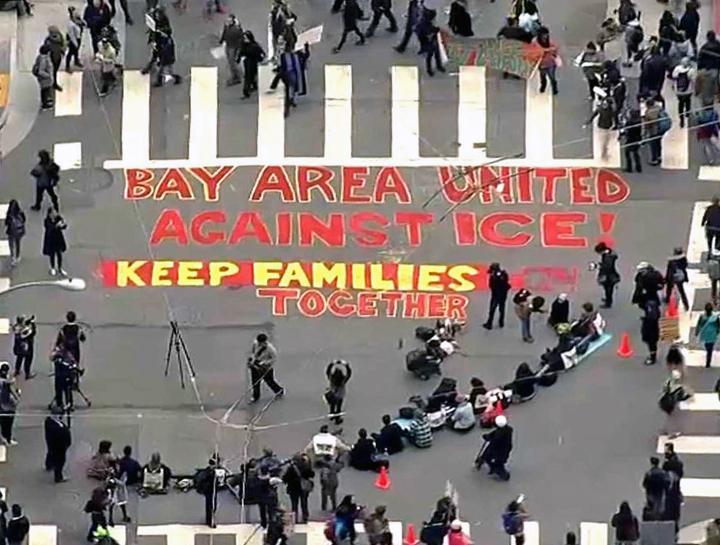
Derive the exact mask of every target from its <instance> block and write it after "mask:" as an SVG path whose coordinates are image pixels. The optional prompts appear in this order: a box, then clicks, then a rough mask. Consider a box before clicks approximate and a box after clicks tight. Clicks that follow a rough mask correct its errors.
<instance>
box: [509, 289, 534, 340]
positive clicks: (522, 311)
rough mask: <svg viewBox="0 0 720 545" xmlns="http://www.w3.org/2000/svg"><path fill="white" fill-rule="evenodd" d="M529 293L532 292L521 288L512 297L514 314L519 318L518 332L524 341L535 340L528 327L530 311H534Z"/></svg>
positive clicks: (529, 325)
mask: <svg viewBox="0 0 720 545" xmlns="http://www.w3.org/2000/svg"><path fill="white" fill-rule="evenodd" d="M531 295H532V294H531V293H530V292H529V291H528V290H526V289H525V288H522V289H521V290H520V291H518V292H517V293H516V294H515V296H514V297H513V303H514V304H515V314H516V315H517V317H518V319H519V320H520V333H521V334H522V340H523V341H524V342H526V343H531V342H534V341H535V339H533V336H532V332H531V329H530V327H531V324H530V319H531V317H532V313H533V312H534V310H533V306H532V301H531V300H530V296H531Z"/></svg>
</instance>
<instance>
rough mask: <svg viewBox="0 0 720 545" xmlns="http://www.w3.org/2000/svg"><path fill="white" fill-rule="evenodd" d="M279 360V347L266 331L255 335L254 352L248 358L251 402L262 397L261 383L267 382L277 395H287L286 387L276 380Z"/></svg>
mask: <svg viewBox="0 0 720 545" xmlns="http://www.w3.org/2000/svg"><path fill="white" fill-rule="evenodd" d="M276 362H277V349H276V348H275V346H274V345H273V344H272V343H271V342H270V341H268V336H267V335H266V334H265V333H260V334H259V335H258V336H257V337H255V341H254V342H253V345H252V353H251V355H250V357H249V358H248V368H249V369H250V382H251V389H252V399H251V403H256V402H257V401H258V400H259V399H260V383H261V382H265V384H266V385H267V386H268V387H269V388H270V389H271V390H272V391H273V393H274V394H275V397H282V396H284V395H285V388H283V387H282V386H280V384H278V383H277V382H276V381H275V363H276Z"/></svg>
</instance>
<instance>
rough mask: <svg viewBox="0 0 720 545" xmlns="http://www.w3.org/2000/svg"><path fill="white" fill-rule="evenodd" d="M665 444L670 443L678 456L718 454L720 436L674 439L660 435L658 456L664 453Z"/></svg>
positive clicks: (689, 436) (688, 436)
mask: <svg viewBox="0 0 720 545" xmlns="http://www.w3.org/2000/svg"><path fill="white" fill-rule="evenodd" d="M665 443H672V444H673V446H674V447H675V452H677V453H678V454H720V435H681V436H680V437H676V438H675V439H668V436H667V435H660V436H659V437H658V442H657V452H658V454H662V453H663V452H664V450H665Z"/></svg>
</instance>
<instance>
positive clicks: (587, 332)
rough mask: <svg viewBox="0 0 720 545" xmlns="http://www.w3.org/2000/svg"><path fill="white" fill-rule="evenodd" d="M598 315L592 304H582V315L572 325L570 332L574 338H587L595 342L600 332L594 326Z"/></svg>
mask: <svg viewBox="0 0 720 545" xmlns="http://www.w3.org/2000/svg"><path fill="white" fill-rule="evenodd" d="M597 317H598V313H597V311H596V310H595V307H594V305H593V304H592V303H583V306H582V313H581V314H580V317H579V318H578V319H577V320H575V322H573V324H572V328H571V332H572V334H573V336H574V337H578V338H580V339H584V338H586V337H589V340H590V341H594V340H596V339H597V338H598V337H599V336H600V331H599V329H598V326H597V324H596V321H597Z"/></svg>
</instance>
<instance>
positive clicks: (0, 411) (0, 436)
mask: <svg viewBox="0 0 720 545" xmlns="http://www.w3.org/2000/svg"><path fill="white" fill-rule="evenodd" d="M19 400H20V390H17V389H16V388H15V379H14V378H13V377H11V376H10V365H9V364H8V363H7V362H0V441H2V443H3V444H4V445H5V446H14V445H17V444H18V443H17V441H15V439H13V423H14V422H15V411H16V410H17V405H18V402H19Z"/></svg>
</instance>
